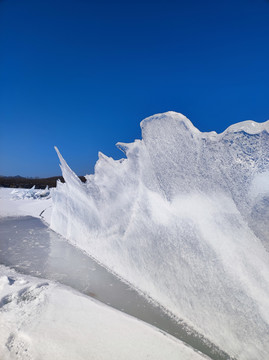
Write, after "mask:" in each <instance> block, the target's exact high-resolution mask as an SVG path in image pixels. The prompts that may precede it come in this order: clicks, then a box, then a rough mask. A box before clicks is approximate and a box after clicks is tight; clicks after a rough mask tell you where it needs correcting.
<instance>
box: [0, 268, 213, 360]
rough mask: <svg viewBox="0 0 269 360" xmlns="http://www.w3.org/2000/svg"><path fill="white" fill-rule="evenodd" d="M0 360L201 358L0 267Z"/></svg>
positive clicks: (89, 302)
mask: <svg viewBox="0 0 269 360" xmlns="http://www.w3.org/2000/svg"><path fill="white" fill-rule="evenodd" d="M0 358H1V359H3V360H11V359H20V360H37V359H38V360H51V359H53V360H63V359H65V360H69V359H70V360H74V359H75V360H82V359H83V360H84V359H85V360H86V359H91V360H113V359H115V360H120V359H122V360H126V359H130V360H132V359H135V360H143V359H152V360H157V359H160V360H162V359H169V360H170V359H171V360H172V359H177V360H202V359H207V357H205V356H203V355H201V354H199V353H197V352H194V351H193V350H192V349H191V348H189V347H187V346H185V345H184V344H183V343H182V342H180V341H178V340H176V339H174V338H172V337H170V336H169V335H167V334H166V335H164V334H163V333H161V332H159V331H158V330H157V329H155V328H153V327H151V326H149V325H147V324H145V323H143V322H141V321H138V320H136V319H135V318H132V317H130V316H127V315H125V314H123V313H121V312H119V311H116V310H113V309H112V308H109V307H108V306H106V305H103V304H101V303H99V302H97V301H95V300H93V299H91V298H89V297H87V296H84V295H82V294H80V293H78V292H76V291H73V290H72V289H70V288H67V287H64V286H60V285H58V284H56V283H52V282H48V281H45V280H41V279H36V278H32V277H29V276H22V275H19V274H17V273H16V272H14V271H12V270H10V269H8V268H5V267H3V266H0Z"/></svg>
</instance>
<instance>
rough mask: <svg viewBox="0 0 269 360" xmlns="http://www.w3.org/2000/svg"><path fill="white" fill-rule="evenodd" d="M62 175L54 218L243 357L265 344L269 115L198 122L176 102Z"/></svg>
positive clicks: (81, 243) (268, 322)
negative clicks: (114, 154) (218, 129)
mask: <svg viewBox="0 0 269 360" xmlns="http://www.w3.org/2000/svg"><path fill="white" fill-rule="evenodd" d="M141 129H142V140H135V142H134V143H131V144H125V143H118V144H117V146H118V147H119V149H121V150H122V151H123V152H124V153H125V155H126V158H124V159H121V160H117V161H115V160H113V159H112V158H109V157H107V156H105V155H103V154H102V153H99V160H98V161H97V163H96V166H95V174H94V175H87V176H86V179H87V181H86V183H85V184H83V183H82V182H81V181H80V179H79V178H78V177H77V176H76V174H75V173H74V172H73V171H72V170H71V169H70V168H69V167H68V165H67V164H66V162H65V161H64V159H63V158H62V156H61V155H60V153H59V152H58V155H59V158H60V161H61V168H62V173H63V177H64V179H65V181H66V183H64V184H63V183H61V182H58V184H57V188H56V190H55V191H54V192H53V211H52V217H51V219H52V220H51V227H52V229H54V230H55V231H57V232H59V233H60V234H62V235H63V236H65V237H66V238H68V239H69V240H70V241H71V242H72V243H74V244H76V245H77V246H78V247H80V248H82V249H84V250H85V251H87V252H88V253H89V254H90V255H92V256H94V257H95V258H96V259H97V260H99V261H100V262H102V263H103V264H104V265H106V266H107V267H108V268H110V269H112V270H113V271H115V272H116V273H118V274H119V275H120V276H122V277H123V278H124V279H126V280H128V281H129V282H130V283H132V284H133V285H134V286H135V287H137V288H139V289H140V290H142V291H143V292H145V293H147V294H149V295H150V296H151V297H152V298H153V299H155V300H156V301H158V302H159V303H160V304H162V305H163V306H165V307H166V308H167V309H169V310H170V311H172V312H173V313H174V314H175V315H177V316H178V317H180V318H182V319H183V320H184V321H186V322H187V323H188V324H190V325H191V326H193V327H194V328H195V329H196V330H198V331H199V332H201V333H202V334H204V335H205V336H206V337H207V338H208V339H210V340H211V341H212V342H214V343H215V344H216V345H218V346H219V347H220V348H222V349H223V350H225V351H226V352H228V353H229V354H230V355H232V356H235V357H237V358H238V359H251V360H253V359H265V358H266V356H267V355H268V353H269V341H268V340H269V254H268V251H267V250H268V249H269V226H268V223H269V222H268V220H269V121H267V122H265V123H263V124H258V123H255V122H253V121H245V122H242V123H238V124H235V125H233V126H231V127H229V128H228V129H227V130H226V131H224V132H223V133H222V134H217V133H215V132H210V133H201V132H200V131H199V130H198V129H196V128H195V127H194V126H193V125H192V123H191V122H190V121H189V120H188V119H187V118H186V117H185V116H183V115H181V114H178V113H174V112H168V113H164V114H158V115H154V116H152V117H149V118H147V119H145V120H143V121H142V122H141Z"/></svg>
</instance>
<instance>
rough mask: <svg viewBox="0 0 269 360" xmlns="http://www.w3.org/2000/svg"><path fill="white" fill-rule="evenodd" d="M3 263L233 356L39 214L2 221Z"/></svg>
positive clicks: (217, 358) (219, 359)
mask: <svg viewBox="0 0 269 360" xmlns="http://www.w3.org/2000/svg"><path fill="white" fill-rule="evenodd" d="M0 263H1V264H3V265H5V266H9V267H11V268H14V269H16V271H17V272H20V273H23V274H27V275H31V276H35V277H41V278H46V279H49V280H54V281H58V282H59V283H62V284H64V285H68V286H70V287H72V288H74V289H76V290H78V291H80V292H82V293H83V294H86V295H88V296H91V297H94V298H95V299H97V300H99V301H101V302H103V303H105V304H107V305H109V306H111V307H113V308H116V309H118V310H120V311H123V312H125V313H127V314H129V315H132V316H134V317H136V318H138V319H141V320H143V321H145V322H147V323H149V324H151V325H154V326H155V327H157V328H159V329H160V330H163V331H165V332H167V333H169V334H171V335H173V336H174V337H176V338H178V339H180V340H182V341H184V342H185V343H186V344H188V345H190V346H191V347H192V348H194V349H197V350H199V351H201V352H202V353H204V354H206V355H208V356H209V357H210V358H211V359H214V360H224V359H230V357H229V356H228V355H227V354H226V353H225V352H223V351H222V350H220V349H219V348H217V347H216V346H215V345H214V344H212V343H210V342H209V341H208V340H206V339H205V338H204V337H203V336H201V335H200V334H198V333H196V332H194V331H193V330H192V329H191V328H189V327H188V326H187V325H186V324H184V323H183V322H181V321H180V320H179V319H175V318H173V317H171V316H169V315H168V314H167V313H166V312H165V311H164V309H162V308H161V307H158V306H156V305H154V304H153V303H152V302H150V301H149V300H148V299H147V298H145V297H144V296H143V295H141V294H140V293H139V292H137V291H136V290H135V289H134V288H132V287H130V286H129V285H128V284H126V283H125V282H123V281H122V280H120V279H119V278H118V277H116V276H115V275H114V274H112V273H111V272H109V271H108V270H107V269H105V268H104V267H103V266H101V265H99V264H98V263H97V262H96V261H94V260H93V259H92V258H90V257H89V256H88V255H86V254H85V253H83V252H82V251H81V250H79V249H78V248H76V247H74V246H73V245H71V244H70V243H68V242H67V241H66V240H65V239H63V238H62V237H60V236H59V235H58V234H56V233H55V232H53V231H51V230H50V229H49V228H48V227H47V226H46V225H45V224H44V223H43V222H42V221H41V220H40V219H38V218H34V217H30V216H27V217H19V218H14V217H10V218H4V219H0Z"/></svg>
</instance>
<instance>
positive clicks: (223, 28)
mask: <svg viewBox="0 0 269 360" xmlns="http://www.w3.org/2000/svg"><path fill="white" fill-rule="evenodd" d="M268 99H269V1H266V0H244V1H243V0H236V1H234V0H233V1H232V0H226V1H222V2H221V1H215V0H206V1H201V0H188V1H187V0H186V1H180V0H177V1H170V0H167V1H162V0H156V1H151V0H145V1H142V0H138V1H126V0H125V1H121V0H119V1H89V0H88V1H86V0H61V1H60V0H46V1H45V0H39V1H36V0H2V1H0V122H1V130H0V174H1V175H17V174H19V175H22V176H39V177H43V176H52V175H58V174H60V169H59V167H58V159H57V157H56V153H55V151H54V149H53V146H54V145H57V146H58V147H59V149H60V151H61V152H62V154H63V156H64V157H65V159H66V160H67V162H68V163H69V165H70V166H71V167H72V168H73V170H74V171H76V172H77V173H78V174H80V175H84V174H86V173H91V172H92V171H93V167H94V164H95V162H96V160H97V152H98V151H99V150H100V151H102V152H104V153H105V154H106V155H108V156H113V157H114V158H120V157H121V156H122V154H121V153H120V151H119V150H117V149H116V148H115V143H116V142H117V141H123V142H130V141H133V140H134V139H135V138H140V137H141V134H140V127H139V123H140V121H141V120H142V119H143V118H145V117H147V116H149V115H153V114H155V113H159V112H164V111H168V110H174V111H178V112H181V113H183V114H184V115H186V116H187V117H188V118H189V119H190V120H191V121H192V122H193V124H194V125H195V126H196V127H198V128H199V129H200V130H201V131H210V130H216V131H217V132H221V131H223V130H224V129H225V128H226V127H228V126H229V125H231V124H233V123H235V122H239V121H243V120H248V119H252V120H255V121H258V122H263V121H265V120H267V119H269V100H268Z"/></svg>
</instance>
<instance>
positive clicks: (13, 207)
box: [0, 188, 52, 223]
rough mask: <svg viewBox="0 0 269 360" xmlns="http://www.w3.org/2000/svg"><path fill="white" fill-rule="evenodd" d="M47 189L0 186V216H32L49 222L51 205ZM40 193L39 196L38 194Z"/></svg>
mask: <svg viewBox="0 0 269 360" xmlns="http://www.w3.org/2000/svg"><path fill="white" fill-rule="evenodd" d="M44 194H47V190H35V189H33V188H32V189H11V188H0V217H6V216H27V215H30V216H34V217H40V214H41V213H42V217H43V219H44V220H45V221H46V222H47V223H50V215H51V205H52V201H51V198H50V196H48V195H47V196H43V195H44ZM40 195H41V196H40Z"/></svg>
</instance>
